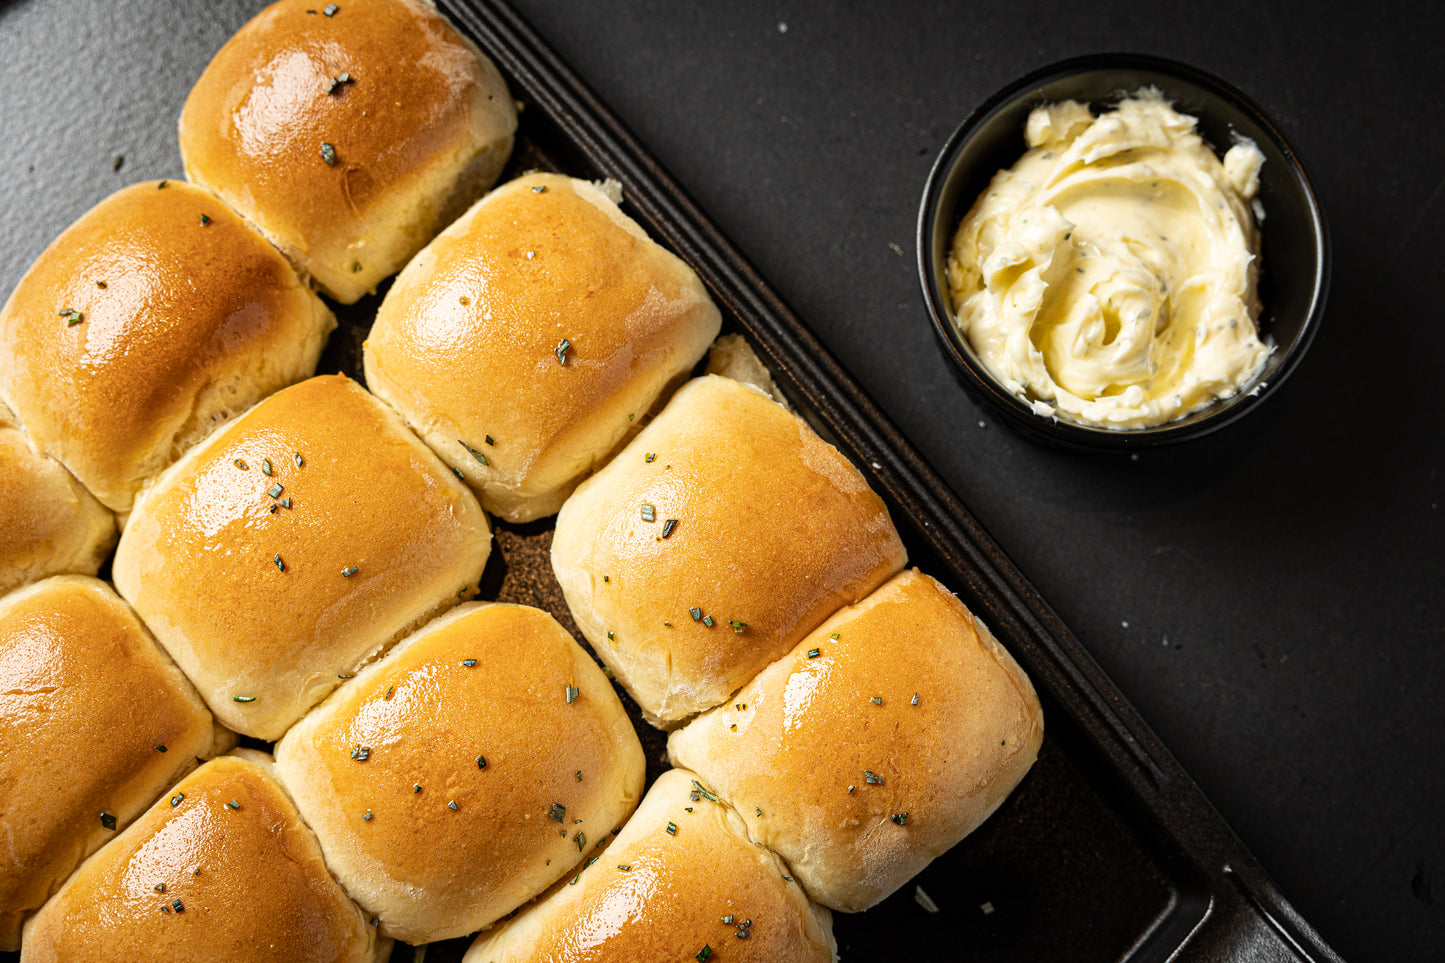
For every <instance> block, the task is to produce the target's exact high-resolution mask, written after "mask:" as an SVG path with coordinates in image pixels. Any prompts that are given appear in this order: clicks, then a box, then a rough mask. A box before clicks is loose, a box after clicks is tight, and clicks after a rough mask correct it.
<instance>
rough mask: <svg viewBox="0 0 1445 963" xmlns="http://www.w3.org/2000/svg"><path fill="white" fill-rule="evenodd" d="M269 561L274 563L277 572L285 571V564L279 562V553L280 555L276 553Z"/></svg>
mask: <svg viewBox="0 0 1445 963" xmlns="http://www.w3.org/2000/svg"><path fill="white" fill-rule="evenodd" d="M271 561H273V562H275V563H276V571H278V572H284V571H286V563H285V562H283V561H281V553H280V552H277V553H276V556H275V557H274V558H273V559H271Z"/></svg>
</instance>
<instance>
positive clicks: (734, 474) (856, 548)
mask: <svg viewBox="0 0 1445 963" xmlns="http://www.w3.org/2000/svg"><path fill="white" fill-rule="evenodd" d="M904 561H905V555H904V551H903V544H902V542H900V541H899V539H898V533H897V532H896V531H895V530H894V528H893V523H892V522H891V521H889V518H888V510H887V509H886V508H885V507H884V506H883V502H882V500H881V499H880V498H879V497H878V496H877V495H875V494H874V493H873V492H872V491H870V490H869V488H868V485H867V483H866V482H865V481H864V480H863V477H862V476H861V475H859V474H858V471H857V469H855V468H854V467H853V466H852V465H851V464H850V463H849V462H848V460H847V459H846V458H844V457H843V456H842V455H840V454H839V453H838V451H837V450H836V449H835V448H833V446H832V445H829V444H828V443H826V442H824V441H823V440H822V439H820V438H819V437H818V436H817V435H816V434H814V433H813V431H812V429H810V428H809V427H808V426H807V425H806V424H805V423H804V422H803V420H802V419H801V418H798V417H797V416H796V415H793V414H790V413H789V412H787V411H784V410H783V409H782V408H781V407H780V406H779V405H777V404H776V403H775V402H773V401H772V400H770V399H769V398H768V397H767V396H766V395H764V394H763V393H762V392H761V391H759V390H758V389H756V388H753V387H751V386H748V385H743V384H740V383H738V382H736V381H731V380H729V379H727V378H720V377H716V376H712V375H709V376H706V377H702V378H698V379H696V380H694V381H692V382H690V383H688V384H687V385H684V386H683V387H682V388H681V389H680V390H679V391H678V392H677V394H676V395H675V396H674V397H673V399H672V401H671V402H669V403H668V405H667V407H666V408H664V409H663V410H662V412H661V413H660V414H659V415H658V416H657V418H656V419H655V420H654V421H653V422H652V423H651V424H650V425H648V426H647V427H646V428H644V429H643V430H642V432H641V433H639V434H638V435H637V437H636V438H634V439H633V440H632V442H631V443H629V444H628V446H627V447H626V448H625V449H624V450H623V451H622V452H621V453H620V454H618V455H617V457H616V458H614V459H613V460H612V461H611V462H610V463H608V465H607V467H605V468H603V469H602V470H601V471H599V472H598V473H597V474H596V475H594V476H593V477H592V478H590V479H588V480H587V481H586V482H584V483H583V484H582V485H581V486H580V487H579V488H578V489H577V492H576V494H574V495H573V496H572V497H571V498H570V499H568V501H567V503H566V504H565V505H564V506H563V507H562V511H561V513H560V514H559V515H558V516H557V532H556V535H555V537H554V539H553V542H552V567H553V569H554V570H555V571H556V573H557V580H558V582H560V583H561V585H562V590H563V592H564V593H565V594H566V597H567V605H568V607H569V608H570V609H571V610H572V615H573V617H574V618H575V619H576V620H577V624H578V626H579V627H581V629H582V631H583V633H584V634H585V635H586V636H587V640H588V641H589V642H591V643H592V648H593V649H594V650H595V651H596V652H597V654H598V655H599V656H601V658H602V660H603V661H604V662H606V663H607V665H608V666H609V667H611V669H612V671H613V672H614V673H615V674H616V676H617V678H618V679H619V680H621V681H622V683H623V685H625V686H626V687H627V691H628V692H630V693H631V694H632V697H633V698H634V699H636V700H637V702H638V704H639V705H641V706H642V709H643V712H644V713H646V715H647V718H648V719H649V721H651V722H653V723H654V724H656V725H661V726H663V727H668V726H671V725H674V724H676V723H677V722H679V721H681V720H683V719H685V718H687V717H688V716H690V715H693V714H694V713H697V712H701V711H702V710H704V709H707V708H710V707H712V706H715V705H717V704H718V703H719V702H722V701H724V700H725V699H727V698H728V696H730V695H732V693H734V692H736V691H737V689H738V687H739V686H741V685H742V684H743V683H744V682H746V681H747V680H748V679H751V678H752V677H753V676H754V675H756V674H757V673H758V672H759V671H761V670H762V669H763V667H764V666H766V665H767V664H768V663H770V662H772V661H773V660H775V659H777V658H778V657H780V656H781V655H782V654H783V653H785V652H787V651H788V650H789V649H791V648H792V647H793V645H794V644H795V643H796V642H797V641H798V640H799V639H801V638H802V637H803V636H804V635H806V634H807V633H808V632H809V631H810V630H812V629H813V628H814V627H815V626H816V625H817V624H818V623H819V622H821V621H823V619H825V618H827V617H828V616H829V615H830V614H832V613H833V612H834V611H836V610H837V609H838V608H839V607H840V606H843V605H846V604H848V603H849V602H854V601H857V600H858V599H860V598H862V597H863V596H864V595H867V594H868V593H869V592H870V591H872V590H873V589H874V588H875V587H877V586H878V585H879V584H881V583H882V582H883V581H884V580H885V579H887V578H888V577H889V576H890V575H892V574H893V573H894V572H896V571H898V570H899V569H900V568H902V566H903V563H904Z"/></svg>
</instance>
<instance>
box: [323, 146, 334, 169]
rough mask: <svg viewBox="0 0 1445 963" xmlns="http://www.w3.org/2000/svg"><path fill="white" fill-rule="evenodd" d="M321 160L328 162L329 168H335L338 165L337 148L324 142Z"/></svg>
mask: <svg viewBox="0 0 1445 963" xmlns="http://www.w3.org/2000/svg"><path fill="white" fill-rule="evenodd" d="M321 159H322V160H324V161H325V162H326V166H327V167H333V166H335V164H336V148H335V147H333V146H331V145H330V144H328V143H326V142H325V141H322V142H321Z"/></svg>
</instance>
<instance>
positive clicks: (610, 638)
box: [607, 629, 617, 642]
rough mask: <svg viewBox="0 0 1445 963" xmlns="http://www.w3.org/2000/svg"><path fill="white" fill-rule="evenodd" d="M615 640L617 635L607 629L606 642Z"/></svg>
mask: <svg viewBox="0 0 1445 963" xmlns="http://www.w3.org/2000/svg"><path fill="white" fill-rule="evenodd" d="M615 638H617V633H616V632H613V631H612V630H611V629H608V630H607V640H608V641H609V642H610V641H612V640H613V639H615Z"/></svg>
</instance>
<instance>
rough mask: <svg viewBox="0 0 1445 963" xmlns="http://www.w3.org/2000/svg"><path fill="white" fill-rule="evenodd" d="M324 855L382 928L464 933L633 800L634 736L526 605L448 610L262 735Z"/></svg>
mask: <svg viewBox="0 0 1445 963" xmlns="http://www.w3.org/2000/svg"><path fill="white" fill-rule="evenodd" d="M276 765H277V768H278V770H279V771H280V774H281V777H282V779H284V780H285V782H286V786H287V788H288V789H289V790H290V791H291V794H292V796H293V797H294V798H295V799H296V804H297V806H298V807H299V808H300V810H301V814H302V816H303V817H305V819H306V822H307V824H308V825H310V826H311V827H312V828H313V829H314V830H316V834H317V836H318V837H319V838H320V840H321V848H322V850H323V851H324V852H325V853H326V863H327V865H328V866H330V867H331V869H332V872H334V873H335V874H336V878H337V879H339V880H340V881H341V884H342V886H344V887H345V888H346V891H347V892H348V893H349V894H351V897H352V898H353V899H355V900H356V901H357V902H358V903H360V904H361V906H362V907H363V908H364V909H366V910H367V912H369V913H371V914H373V915H375V916H377V917H378V918H379V919H380V920H381V930H382V933H383V934H384V935H386V936H391V937H395V938H397V939H401V940H405V941H406V942H408V943H427V942H431V941H433V940H441V939H448V938H450V937H455V936H465V935H466V934H468V933H475V932H476V931H477V930H479V929H481V928H483V927H485V926H490V925H491V924H492V923H493V922H495V921H496V920H498V919H499V918H501V917H502V916H504V915H505V914H507V913H509V912H511V911H512V910H514V909H516V908H517V907H518V906H520V905H521V904H522V903H525V902H526V901H527V900H529V899H531V898H532V897H533V896H536V895H537V894H538V893H539V892H541V891H542V890H543V889H545V888H546V887H547V886H548V885H549V884H551V883H552V882H553V881H554V880H556V879H558V878H559V877H561V876H562V875H563V874H564V873H566V872H567V871H568V870H570V869H571V868H573V867H574V866H575V865H576V864H577V863H578V862H580V861H581V860H582V859H583V858H584V857H585V856H586V855H587V854H590V853H592V852H593V851H594V850H595V848H596V847H597V846H599V845H600V844H601V843H602V842H603V841H604V840H605V839H606V838H607V837H608V835H609V833H611V831H612V830H614V829H616V828H618V827H619V826H621V825H622V824H623V822H624V821H625V820H626V819H627V817H628V816H629V815H631V813H632V810H633V809H634V808H635V807H636V806H637V801H638V799H640V798H641V797H642V783H643V775H644V762H643V757H642V746H641V744H640V743H639V742H638V741H637V733H636V732H634V731H633V728H632V724H631V723H630V722H629V721H628V719H627V715H626V713H625V712H624V711H623V709H622V703H621V702H619V701H618V699H617V695H616V693H614V692H613V691H612V684H611V683H610V682H608V681H607V677H606V676H604V675H603V674H602V670H601V669H599V668H598V667H597V663H595V662H593V661H592V658H591V657H590V656H589V655H588V654H587V653H586V652H585V651H584V650H583V649H582V647H581V646H579V645H578V644H577V643H576V642H575V641H573V639H572V637H571V636H570V635H568V634H567V631H566V630H565V629H563V628H562V626H560V625H558V624H557V621H556V620H555V619H553V618H552V616H550V615H548V614H547V613H546V612H543V611H541V610H540V609H534V608H528V607H527V606H524V605H497V604H489V605H475V604H470V605H464V606H461V607H460V608H458V609H456V610H454V611H452V612H449V613H447V614H446V615H444V616H442V617H441V618H439V619H437V620H436V621H435V622H432V623H431V624H430V625H428V626H426V627H425V628H424V629H422V630H421V631H420V632H418V633H417V634H416V635H413V636H412V637H411V638H409V639H407V640H406V641H405V642H402V643H401V644H400V645H398V646H397V647H396V648H395V649H394V650H392V652H390V653H389V654H388V655H387V656H386V657H385V658H384V659H382V660H381V661H379V662H376V663H373V664H372V665H371V666H369V667H367V668H366V669H364V670H362V672H361V673H360V674H359V675H358V676H357V677H356V679H355V681H352V682H349V683H347V684H346V685H345V686H344V687H343V688H342V689H341V690H340V691H338V692H336V693H335V694H334V695H332V697H331V698H330V699H328V700H327V701H326V702H325V703H324V704H323V705H322V706H321V707H320V708H318V709H317V710H316V711H314V712H312V713H310V714H309V715H307V716H306V718H304V719H302V720H301V721H300V722H299V723H297V724H296V725H295V726H294V727H292V729H291V731H290V732H288V733H287V734H286V738H285V739H283V740H281V743H280V744H279V745H278V746H277V747H276Z"/></svg>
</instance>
